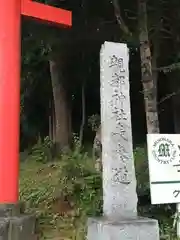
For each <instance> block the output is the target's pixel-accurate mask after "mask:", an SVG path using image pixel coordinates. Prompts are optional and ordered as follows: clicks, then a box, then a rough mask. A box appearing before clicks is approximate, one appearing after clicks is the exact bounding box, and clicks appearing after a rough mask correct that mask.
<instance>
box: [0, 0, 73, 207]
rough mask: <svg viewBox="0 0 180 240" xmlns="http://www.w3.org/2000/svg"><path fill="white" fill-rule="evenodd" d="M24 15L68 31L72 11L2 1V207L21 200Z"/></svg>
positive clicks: (23, 0) (23, 1) (28, 1)
mask: <svg viewBox="0 0 180 240" xmlns="http://www.w3.org/2000/svg"><path fill="white" fill-rule="evenodd" d="M21 14H22V15H25V16H28V17H32V18H36V19H40V20H42V21H46V22H51V23H55V24H58V25H61V26H65V27H71V25H72V13H71V11H67V10H63V9H59V8H55V7H52V6H48V5H45V4H41V3H38V2H35V1H31V0H0V204H2V203H17V202H18V196H19V193H18V192H19V184H18V182H19V125H20V123H19V120H20V118H19V115H20V72H21V71H20V69H21Z"/></svg>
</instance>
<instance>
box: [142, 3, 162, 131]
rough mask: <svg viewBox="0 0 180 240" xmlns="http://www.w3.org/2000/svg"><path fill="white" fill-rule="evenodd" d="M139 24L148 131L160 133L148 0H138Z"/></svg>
mask: <svg viewBox="0 0 180 240" xmlns="http://www.w3.org/2000/svg"><path fill="white" fill-rule="evenodd" d="M138 24H139V41H140V57H141V74H142V84H143V91H144V102H145V111H146V123H147V131H148V133H159V120H158V109H157V97H156V88H155V85H154V81H153V73H152V64H151V49H150V43H149V36H148V27H147V6H146V0H138Z"/></svg>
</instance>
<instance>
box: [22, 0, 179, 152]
mask: <svg viewBox="0 0 180 240" xmlns="http://www.w3.org/2000/svg"><path fill="white" fill-rule="evenodd" d="M46 3H47V4H51V5H53V6H57V7H61V8H64V9H69V10H72V12H73V26H72V28H70V29H66V28H59V27H57V26H52V25H48V24H43V23H41V22H40V23H38V22H37V21H33V20H32V19H31V20H29V19H26V18H23V21H22V29H23V30H22V78H21V123H20V124H21V145H20V148H21V149H20V150H21V151H24V150H25V149H30V148H31V147H32V146H33V145H34V144H36V143H37V141H38V140H39V138H41V140H42V141H43V140H44V139H45V137H47V136H49V138H50V140H51V141H52V142H53V143H54V144H55V145H56V147H57V149H58V151H61V150H62V149H64V148H66V147H70V146H71V143H72V141H73V136H74V133H75V134H76V135H77V136H78V137H79V138H80V140H81V142H82V143H83V145H92V142H93V138H94V135H95V130H96V128H95V126H98V124H99V122H100V116H99V114H100V66H99V52H100V48H101V45H102V44H103V43H104V41H114V42H125V43H127V44H128V47H129V49H130V66H129V68H130V89H131V92H130V94H131V112H132V128H133V141H134V146H137V145H139V144H144V143H145V142H146V133H147V131H148V132H156V131H157V132H158V131H160V132H162V133H174V132H178V133H179V132H180V114H179V112H180V111H179V106H180V95H179V93H180V81H179V77H180V70H179V58H180V44H179V43H180V31H179V30H180V23H179V22H180V21H179V19H180V2H179V1H177V0H171V1H169V0H148V1H146V0H137V1H132V0H127V1H124V0H121V1H120V0H119V1H118V0H98V1H95V0H76V1H73V0H61V1H60V0H47V1H46ZM148 101H149V105H148V104H147V102H148ZM144 103H145V104H144ZM150 105H151V107H152V106H153V107H152V108H153V110H152V111H151V110H150V108H149V107H148V106H150ZM148 108H149V109H148ZM152 108H151V109H152ZM150 112H151V113H152V115H153V118H154V117H155V121H154V123H153V121H151V123H150V120H148V119H149V117H148V116H149V115H148V114H149V113H150ZM156 114H157V116H156ZM148 121H149V123H148ZM157 121H158V124H157ZM155 122H156V123H155ZM153 124H154V125H153ZM150 125H152V126H150ZM153 126H154V130H152V129H153ZM147 129H148V130H147Z"/></svg>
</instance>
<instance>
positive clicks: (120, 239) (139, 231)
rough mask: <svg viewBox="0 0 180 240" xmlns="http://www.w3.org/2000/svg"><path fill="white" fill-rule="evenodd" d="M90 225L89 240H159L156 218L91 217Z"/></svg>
mask: <svg viewBox="0 0 180 240" xmlns="http://www.w3.org/2000/svg"><path fill="white" fill-rule="evenodd" d="M88 226H89V227H88V240H159V227H158V221H157V220H154V219H148V218H136V219H131V220H121V221H110V220H107V219H105V218H90V219H89V220H88Z"/></svg>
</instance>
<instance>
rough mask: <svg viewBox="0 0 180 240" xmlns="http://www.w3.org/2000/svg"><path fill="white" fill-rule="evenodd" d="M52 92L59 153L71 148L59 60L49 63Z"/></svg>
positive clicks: (65, 97)
mask: <svg viewBox="0 0 180 240" xmlns="http://www.w3.org/2000/svg"><path fill="white" fill-rule="evenodd" d="M49 65H50V73H51V81H52V90H53V98H54V108H55V126H56V131H55V139H56V140H55V143H56V146H57V150H58V151H64V150H66V149H68V148H69V146H70V134H71V132H70V126H69V125H70V124H69V106H68V102H67V94H66V89H65V87H64V81H63V80H64V79H63V74H62V65H60V62H59V60H57V59H51V60H50V61H49Z"/></svg>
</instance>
